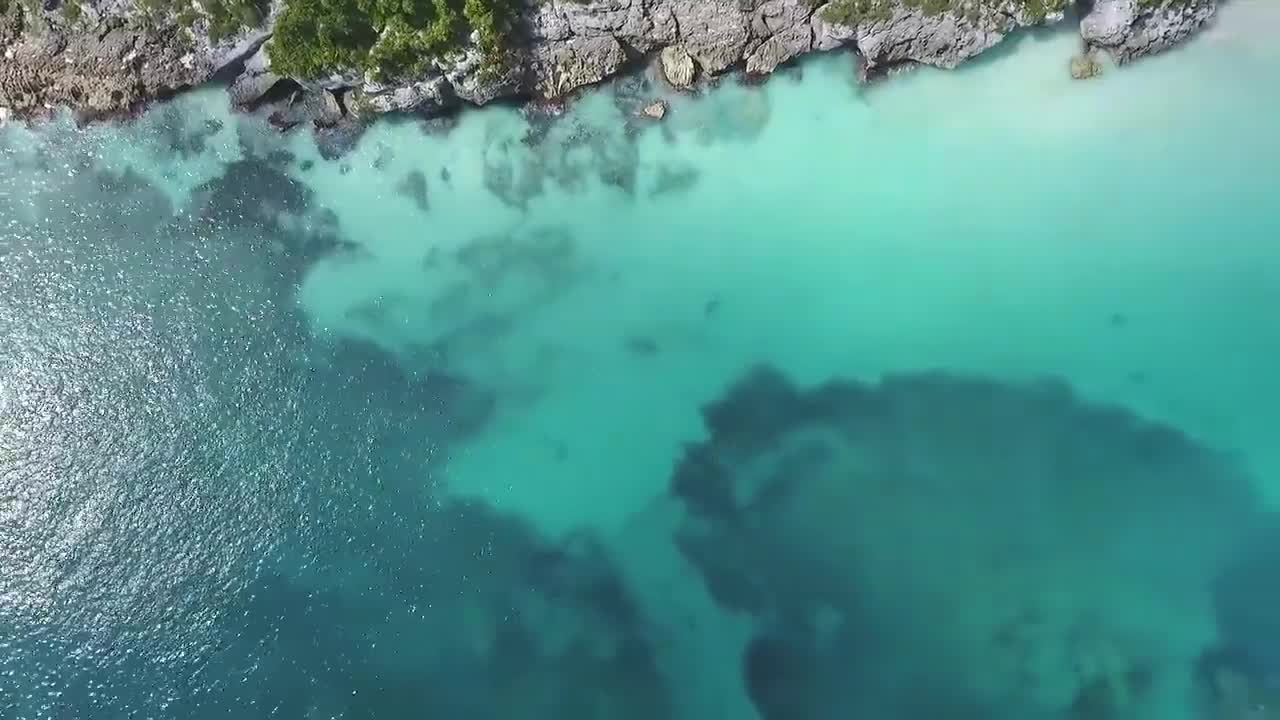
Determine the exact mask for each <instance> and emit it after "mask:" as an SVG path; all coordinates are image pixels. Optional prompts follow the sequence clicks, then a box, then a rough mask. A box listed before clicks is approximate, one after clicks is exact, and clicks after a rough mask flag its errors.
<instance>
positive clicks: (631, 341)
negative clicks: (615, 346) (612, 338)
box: [623, 335, 659, 357]
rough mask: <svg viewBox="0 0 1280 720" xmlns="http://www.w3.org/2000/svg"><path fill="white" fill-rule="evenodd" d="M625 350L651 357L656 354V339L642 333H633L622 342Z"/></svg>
mask: <svg viewBox="0 0 1280 720" xmlns="http://www.w3.org/2000/svg"><path fill="white" fill-rule="evenodd" d="M623 345H624V347H626V349H627V352H629V353H631V354H632V355H638V356H640V357H652V356H654V355H657V354H658V349H659V348H658V341H657V340H654V339H653V338H651V337H646V336H643V335H633V336H632V337H629V338H627V340H626V342H625V343H624V344H623Z"/></svg>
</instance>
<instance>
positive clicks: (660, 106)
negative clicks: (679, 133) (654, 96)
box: [640, 100, 667, 120]
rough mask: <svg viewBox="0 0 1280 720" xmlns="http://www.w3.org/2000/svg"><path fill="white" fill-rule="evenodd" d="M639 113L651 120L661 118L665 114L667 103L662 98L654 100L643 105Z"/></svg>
mask: <svg viewBox="0 0 1280 720" xmlns="http://www.w3.org/2000/svg"><path fill="white" fill-rule="evenodd" d="M640 114H641V115H643V116H645V117H647V118H651V119H653V120H661V119H662V118H664V117H666V116H667V103H666V101H663V100H654V101H653V102H651V103H649V104H648V105H645V106H644V108H642V109H641V110H640Z"/></svg>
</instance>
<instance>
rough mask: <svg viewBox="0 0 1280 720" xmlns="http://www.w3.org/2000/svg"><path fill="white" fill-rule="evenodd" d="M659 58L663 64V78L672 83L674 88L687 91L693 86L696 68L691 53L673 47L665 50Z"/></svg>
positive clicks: (678, 47)
mask: <svg viewBox="0 0 1280 720" xmlns="http://www.w3.org/2000/svg"><path fill="white" fill-rule="evenodd" d="M659 57H660V62H661V63H662V76H663V77H665V78H666V79H667V82H669V83H671V86H672V87H674V88H678V89H680V90H687V89H689V88H690V87H692V86H693V78H694V73H695V72H696V68H695V66H694V63H693V57H691V56H690V55H689V51H687V50H685V49H684V48H683V47H681V46H679V45H673V46H671V47H666V48H663V49H662V53H661V55H660V56H659Z"/></svg>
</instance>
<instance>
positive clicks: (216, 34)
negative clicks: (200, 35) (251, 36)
mask: <svg viewBox="0 0 1280 720" xmlns="http://www.w3.org/2000/svg"><path fill="white" fill-rule="evenodd" d="M199 2H200V7H201V9H202V10H204V14H205V16H206V17H208V19H209V39H210V40H213V41H214V42H217V41H219V40H221V39H223V38H226V37H229V36H231V35H234V34H235V33H236V32H238V31H239V30H240V29H241V28H249V27H257V26H259V25H261V24H262V19H263V16H264V14H265V10H266V8H265V7H263V6H262V5H259V2H260V0H199Z"/></svg>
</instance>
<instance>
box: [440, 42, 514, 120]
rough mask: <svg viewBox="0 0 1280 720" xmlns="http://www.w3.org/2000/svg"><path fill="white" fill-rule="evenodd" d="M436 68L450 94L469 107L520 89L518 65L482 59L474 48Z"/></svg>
mask: <svg viewBox="0 0 1280 720" xmlns="http://www.w3.org/2000/svg"><path fill="white" fill-rule="evenodd" d="M473 42H474V39H473ZM438 67H439V68H440V70H441V71H443V72H444V76H445V78H446V79H448V81H449V84H450V85H451V86H452V88H453V89H452V94H453V95H456V96H457V97H459V98H461V99H463V100H466V101H467V102H469V103H471V104H473V105H484V104H486V103H489V102H493V101H494V100H496V99H498V98H500V97H510V96H512V95H518V94H520V92H521V91H522V90H523V89H524V84H523V83H522V82H521V74H522V71H521V68H520V65H519V63H517V62H515V61H514V60H508V59H491V58H486V57H485V55H484V53H482V52H481V51H480V49H479V48H477V47H475V46H474V45H473V46H471V47H468V48H467V49H466V51H464V52H462V53H459V54H457V55H455V56H454V57H453V58H450V59H449V60H448V61H445V62H442V63H440V64H439V65H438Z"/></svg>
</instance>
